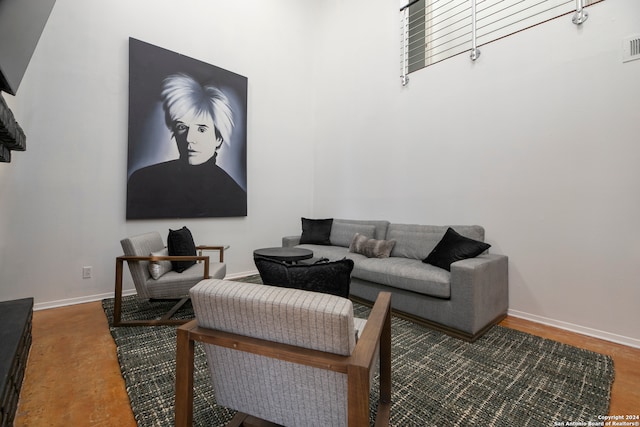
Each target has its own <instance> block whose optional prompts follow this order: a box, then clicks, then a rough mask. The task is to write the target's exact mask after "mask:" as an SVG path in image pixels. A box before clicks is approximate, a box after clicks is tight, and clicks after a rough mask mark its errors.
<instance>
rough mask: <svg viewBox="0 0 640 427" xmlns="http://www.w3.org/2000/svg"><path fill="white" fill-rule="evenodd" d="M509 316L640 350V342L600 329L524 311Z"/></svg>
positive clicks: (511, 313)
mask: <svg viewBox="0 0 640 427" xmlns="http://www.w3.org/2000/svg"><path fill="white" fill-rule="evenodd" d="M507 314H508V315H509V316H513V317H518V318H520V319H525V320H530V321H532V322H536V323H542V324H543V325H547V326H553V327H556V328H559V329H564V330H566V331H570V332H575V333H578V334H582V335H587V336H590V337H593V338H599V339H602V340H605V341H611V342H614V343H617V344H622V345H626V346H629V347H634V348H640V340H639V339H636V338H631V337H625V336H623V335H618V334H613V333H611V332H605V331H600V330H598V329H593V328H588V327H586V326H580V325H576V324H574V323H569V322H563V321H561V320H555V319H549V318H547V317H543V316H538V315H535V314H530V313H525V312H523V311H518V310H511V309H509V311H508V312H507Z"/></svg>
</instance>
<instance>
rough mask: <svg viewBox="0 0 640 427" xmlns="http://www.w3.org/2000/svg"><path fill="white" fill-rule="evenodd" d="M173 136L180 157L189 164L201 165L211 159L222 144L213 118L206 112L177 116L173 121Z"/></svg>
mask: <svg viewBox="0 0 640 427" xmlns="http://www.w3.org/2000/svg"><path fill="white" fill-rule="evenodd" d="M173 136H174V138H175V139H176V143H177V144H178V151H179V152H180V159H183V160H185V161H186V162H187V163H189V164H190V165H201V164H203V163H206V162H207V161H209V160H211V158H212V157H213V155H214V154H215V153H216V151H217V150H218V148H219V147H220V146H221V145H222V139H220V138H218V137H217V136H216V128H215V125H214V123H213V119H212V118H211V117H210V116H209V115H208V114H206V113H205V114H200V115H194V114H193V113H189V114H187V115H185V116H183V117H177V118H176V120H175V121H174V123H173Z"/></svg>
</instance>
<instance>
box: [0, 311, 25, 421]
mask: <svg viewBox="0 0 640 427" xmlns="http://www.w3.org/2000/svg"><path fill="white" fill-rule="evenodd" d="M32 318H33V298H25V299H20V300H15V301H4V302H0V392H2V395H1V396H0V399H1V400H0V405H1V406H0V426H2V427H5V426H12V425H13V420H14V418H15V415H16V409H17V407H18V398H19V397H20V387H21V386H22V379H23V378H24V371H25V368H26V366H27V358H28V357H29V348H31V320H32Z"/></svg>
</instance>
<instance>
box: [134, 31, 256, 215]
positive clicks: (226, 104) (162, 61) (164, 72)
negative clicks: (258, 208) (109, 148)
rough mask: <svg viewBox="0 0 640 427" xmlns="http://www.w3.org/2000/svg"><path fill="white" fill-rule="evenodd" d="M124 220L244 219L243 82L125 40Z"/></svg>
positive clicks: (219, 70)
mask: <svg viewBox="0 0 640 427" xmlns="http://www.w3.org/2000/svg"><path fill="white" fill-rule="evenodd" d="M129 80H130V81H129V156H128V168H127V169H128V173H127V205H126V206H127V219H153V218H208V217H237V216H246V215H247V151H246V150H247V122H246V120H247V86H248V85H247V78H246V77H243V76H240V75H238V74H235V73H232V72H230V71H227V70H224V69H222V68H219V67H216V66H214V65H211V64H207V63H204V62H202V61H199V60H196V59H193V58H189V57H186V56H184V55H180V54H178V53H175V52H171V51H168V50H166V49H162V48H159V47H157V46H153V45H150V44H148V43H145V42H142V41H139V40H135V39H129Z"/></svg>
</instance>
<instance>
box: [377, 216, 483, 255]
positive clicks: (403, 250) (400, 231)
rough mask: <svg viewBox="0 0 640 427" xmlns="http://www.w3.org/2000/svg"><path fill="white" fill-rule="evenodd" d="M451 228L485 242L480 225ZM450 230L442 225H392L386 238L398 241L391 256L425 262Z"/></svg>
mask: <svg viewBox="0 0 640 427" xmlns="http://www.w3.org/2000/svg"><path fill="white" fill-rule="evenodd" d="M451 227H452V228H453V229H454V230H456V231H457V232H458V233H459V234H461V235H463V236H465V237H468V238H470V239H474V240H479V241H483V240H484V228H483V227H481V226H479V225H454V226H451ZM448 228H449V227H448V226H441V225H416V224H390V225H389V229H388V231H387V237H386V238H387V239H388V240H391V239H393V240H395V241H396V245H395V246H394V248H393V250H392V251H391V256H392V257H403V258H411V259H417V260H423V259H425V258H426V257H427V256H428V255H429V254H430V253H431V252H432V251H433V249H434V248H435V247H436V245H437V244H438V242H440V240H442V237H443V236H444V235H445V233H446V232H447V229H448Z"/></svg>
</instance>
